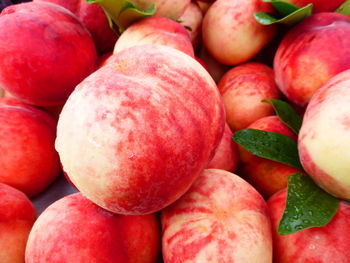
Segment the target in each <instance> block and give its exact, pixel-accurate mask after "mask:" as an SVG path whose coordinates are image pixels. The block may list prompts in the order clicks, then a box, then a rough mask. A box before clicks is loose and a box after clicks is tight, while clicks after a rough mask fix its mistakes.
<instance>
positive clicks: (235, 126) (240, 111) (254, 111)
mask: <svg viewBox="0 0 350 263" xmlns="http://www.w3.org/2000/svg"><path fill="white" fill-rule="evenodd" d="M218 88H219V90H220V93H221V95H222V99H223V102H224V105H225V110H226V121H227V123H228V125H229V126H230V128H231V130H232V131H236V130H240V129H244V128H246V127H247V126H248V125H250V124H251V123H252V122H254V121H256V120H258V119H260V118H262V117H265V116H269V115H273V114H274V110H273V108H272V106H271V105H269V104H268V103H265V102H262V100H263V99H278V98H279V91H278V88H277V86H276V83H275V81H274V75H273V71H272V69H271V68H270V67H268V66H265V65H264V64H261V63H255V62H250V63H246V64H242V65H240V66H237V67H234V68H232V69H230V70H229V71H228V72H226V74H225V75H224V76H223V77H222V78H221V80H220V82H219V84H218Z"/></svg>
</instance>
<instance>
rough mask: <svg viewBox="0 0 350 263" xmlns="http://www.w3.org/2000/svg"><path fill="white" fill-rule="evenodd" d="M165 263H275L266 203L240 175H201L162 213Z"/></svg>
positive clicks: (213, 172) (220, 172)
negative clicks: (273, 261) (273, 262)
mask: <svg viewBox="0 0 350 263" xmlns="http://www.w3.org/2000/svg"><path fill="white" fill-rule="evenodd" d="M161 222H162V229H163V237H162V250H163V258H164V262H165V263H178V262H191V263H207V262H208V263H209V262H239V263H251V262H259V263H271V262H272V234H271V224H270V218H269V215H268V210H267V206H266V203H265V201H264V199H263V198H262V197H261V196H260V194H259V193H258V192H257V191H256V190H255V189H254V188H253V187H252V186H251V185H249V184H248V183H247V182H246V181H244V180H243V179H242V178H240V177H239V176H237V175H235V174H232V173H229V172H227V171H223V170H217V169H207V170H204V171H203V172H202V174H201V175H200V176H199V177H198V179H197V180H196V181H195V183H194V184H193V185H192V187H191V188H190V190H189V191H188V192H187V193H186V194H185V195H184V196H183V197H181V198H180V199H179V200H178V201H176V202H175V203H174V204H172V205H171V206H169V207H167V208H165V209H164V210H163V211H162V213H161Z"/></svg>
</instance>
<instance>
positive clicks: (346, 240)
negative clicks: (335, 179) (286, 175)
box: [268, 189, 350, 263]
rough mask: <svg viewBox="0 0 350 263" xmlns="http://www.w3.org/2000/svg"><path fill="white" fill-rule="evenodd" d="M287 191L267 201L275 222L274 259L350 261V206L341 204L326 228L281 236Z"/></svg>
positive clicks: (322, 262)
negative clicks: (278, 228)
mask: <svg viewBox="0 0 350 263" xmlns="http://www.w3.org/2000/svg"><path fill="white" fill-rule="evenodd" d="M286 196H287V191H286V189H284V190H281V191H279V192H277V193H276V194H275V195H273V196H272V197H271V198H270V199H269V201H268V207H269V211H270V216H271V221H272V227H273V230H272V233H273V251H274V252H273V259H274V262H278V263H291V262H293V263H305V262H308V263H330V262H332V263H346V262H349V260H350V237H349V235H347V234H346V233H349V231H350V204H349V203H347V202H344V201H340V204H339V208H338V211H337V213H336V214H335V216H334V217H333V219H332V220H331V221H330V222H329V223H328V224H327V225H326V226H323V227H312V228H308V229H304V230H301V231H299V232H297V233H294V234H289V235H280V234H278V232H277V227H278V224H279V222H280V220H281V218H282V214H283V211H284V208H285V206H286Z"/></svg>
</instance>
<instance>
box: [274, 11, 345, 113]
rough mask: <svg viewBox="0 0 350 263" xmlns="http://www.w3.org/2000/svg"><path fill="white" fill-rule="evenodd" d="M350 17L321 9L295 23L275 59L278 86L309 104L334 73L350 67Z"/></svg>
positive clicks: (302, 103) (300, 102)
mask: <svg viewBox="0 0 350 263" xmlns="http://www.w3.org/2000/svg"><path fill="white" fill-rule="evenodd" d="M349 45H350V18H349V17H348V16H345V15H342V14H338V13H318V14H315V15H312V16H310V17H309V18H307V19H305V20H304V21H302V22H301V23H300V24H298V25H296V26H295V27H294V28H293V29H292V30H291V31H290V32H288V34H286V36H285V37H284V38H283V40H282V42H281V43H280V45H279V47H278V49H277V52H276V56H275V59H274V71H275V76H276V82H277V85H278V87H279V88H280V89H281V91H282V92H283V93H284V95H285V96H286V97H287V98H288V99H289V100H290V101H291V102H293V103H295V104H297V105H299V106H302V107H306V106H307V104H308V103H309V101H310V99H311V97H312V95H313V94H314V93H315V91H316V90H317V89H319V88H320V87H321V86H322V85H323V84H325V83H326V82H327V81H328V80H329V79H330V78H331V77H333V76H335V75H336V74H338V73H340V72H342V71H344V70H346V69H349V68H350V52H348V47H349Z"/></svg>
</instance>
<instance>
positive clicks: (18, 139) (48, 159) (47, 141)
mask: <svg viewBox="0 0 350 263" xmlns="http://www.w3.org/2000/svg"><path fill="white" fill-rule="evenodd" d="M0 123H1V126H0V152H2V153H4V154H2V155H1V156H0V166H1V173H0V182H2V183H6V184H9V185H11V186H13V187H15V188H17V189H19V190H21V191H23V192H24V193H26V194H27V195H28V196H34V195H36V194H38V193H40V192H41V191H43V190H44V189H45V188H46V187H47V186H48V185H49V184H50V183H51V182H52V181H53V180H54V179H55V178H56V177H57V176H58V174H59V171H60V168H59V158H58V154H57V152H56V151H55V148H54V141H55V137H56V129H55V127H56V122H55V121H54V120H53V119H52V118H51V117H50V116H49V115H48V114H46V113H45V112H43V111H41V110H39V109H36V108H33V107H31V106H29V105H25V104H23V103H20V102H18V101H17V100H15V99H12V98H5V99H2V100H0Z"/></svg>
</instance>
